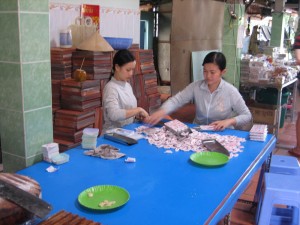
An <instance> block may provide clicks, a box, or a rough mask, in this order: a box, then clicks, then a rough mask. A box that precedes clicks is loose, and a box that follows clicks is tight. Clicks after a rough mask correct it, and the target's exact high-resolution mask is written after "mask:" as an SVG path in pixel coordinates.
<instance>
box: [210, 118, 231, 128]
mask: <svg viewBox="0 0 300 225" xmlns="http://www.w3.org/2000/svg"><path fill="white" fill-rule="evenodd" d="M235 124H236V121H235V119H234V118H230V119H226V120H219V121H215V122H213V123H211V124H209V125H210V126H213V127H214V130H224V129H225V128H227V127H229V126H233V125H235Z"/></svg>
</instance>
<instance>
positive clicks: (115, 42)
mask: <svg viewBox="0 0 300 225" xmlns="http://www.w3.org/2000/svg"><path fill="white" fill-rule="evenodd" d="M104 39H105V40H106V41H107V42H108V43H109V44H110V45H111V47H112V48H113V49H115V50H120V49H128V48H129V47H130V46H131V45H132V38H115V37H104Z"/></svg>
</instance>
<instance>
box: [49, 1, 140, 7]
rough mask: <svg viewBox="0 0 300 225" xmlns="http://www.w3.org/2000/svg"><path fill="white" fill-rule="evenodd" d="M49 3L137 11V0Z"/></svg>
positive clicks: (138, 2)
mask: <svg viewBox="0 0 300 225" xmlns="http://www.w3.org/2000/svg"><path fill="white" fill-rule="evenodd" d="M49 2H50V3H67V4H79V5H80V4H92V5H100V6H105V7H114V8H125V9H139V4H140V1H139V0H50V1H49Z"/></svg>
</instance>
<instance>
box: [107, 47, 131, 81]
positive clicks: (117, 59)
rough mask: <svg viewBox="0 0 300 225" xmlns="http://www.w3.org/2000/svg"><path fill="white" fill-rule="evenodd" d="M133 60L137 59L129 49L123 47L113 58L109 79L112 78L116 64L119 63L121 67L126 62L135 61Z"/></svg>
mask: <svg viewBox="0 0 300 225" xmlns="http://www.w3.org/2000/svg"><path fill="white" fill-rule="evenodd" d="M133 61H135V58H134V56H133V55H132V53H131V52H130V51H129V50H127V49H122V50H119V51H117V52H116V54H115V55H114V58H113V66H112V70H111V73H110V78H109V79H111V77H112V76H113V75H114V73H115V66H116V65H119V66H120V67H121V66H123V65H125V64H126V63H129V62H133Z"/></svg>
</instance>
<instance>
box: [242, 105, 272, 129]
mask: <svg viewBox="0 0 300 225" xmlns="http://www.w3.org/2000/svg"><path fill="white" fill-rule="evenodd" d="M248 108H249V110H250V112H251V113H252V116H253V122H254V123H262V124H267V125H275V124H276V115H277V109H276V106H273V105H263V104H257V105H251V106H248Z"/></svg>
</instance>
